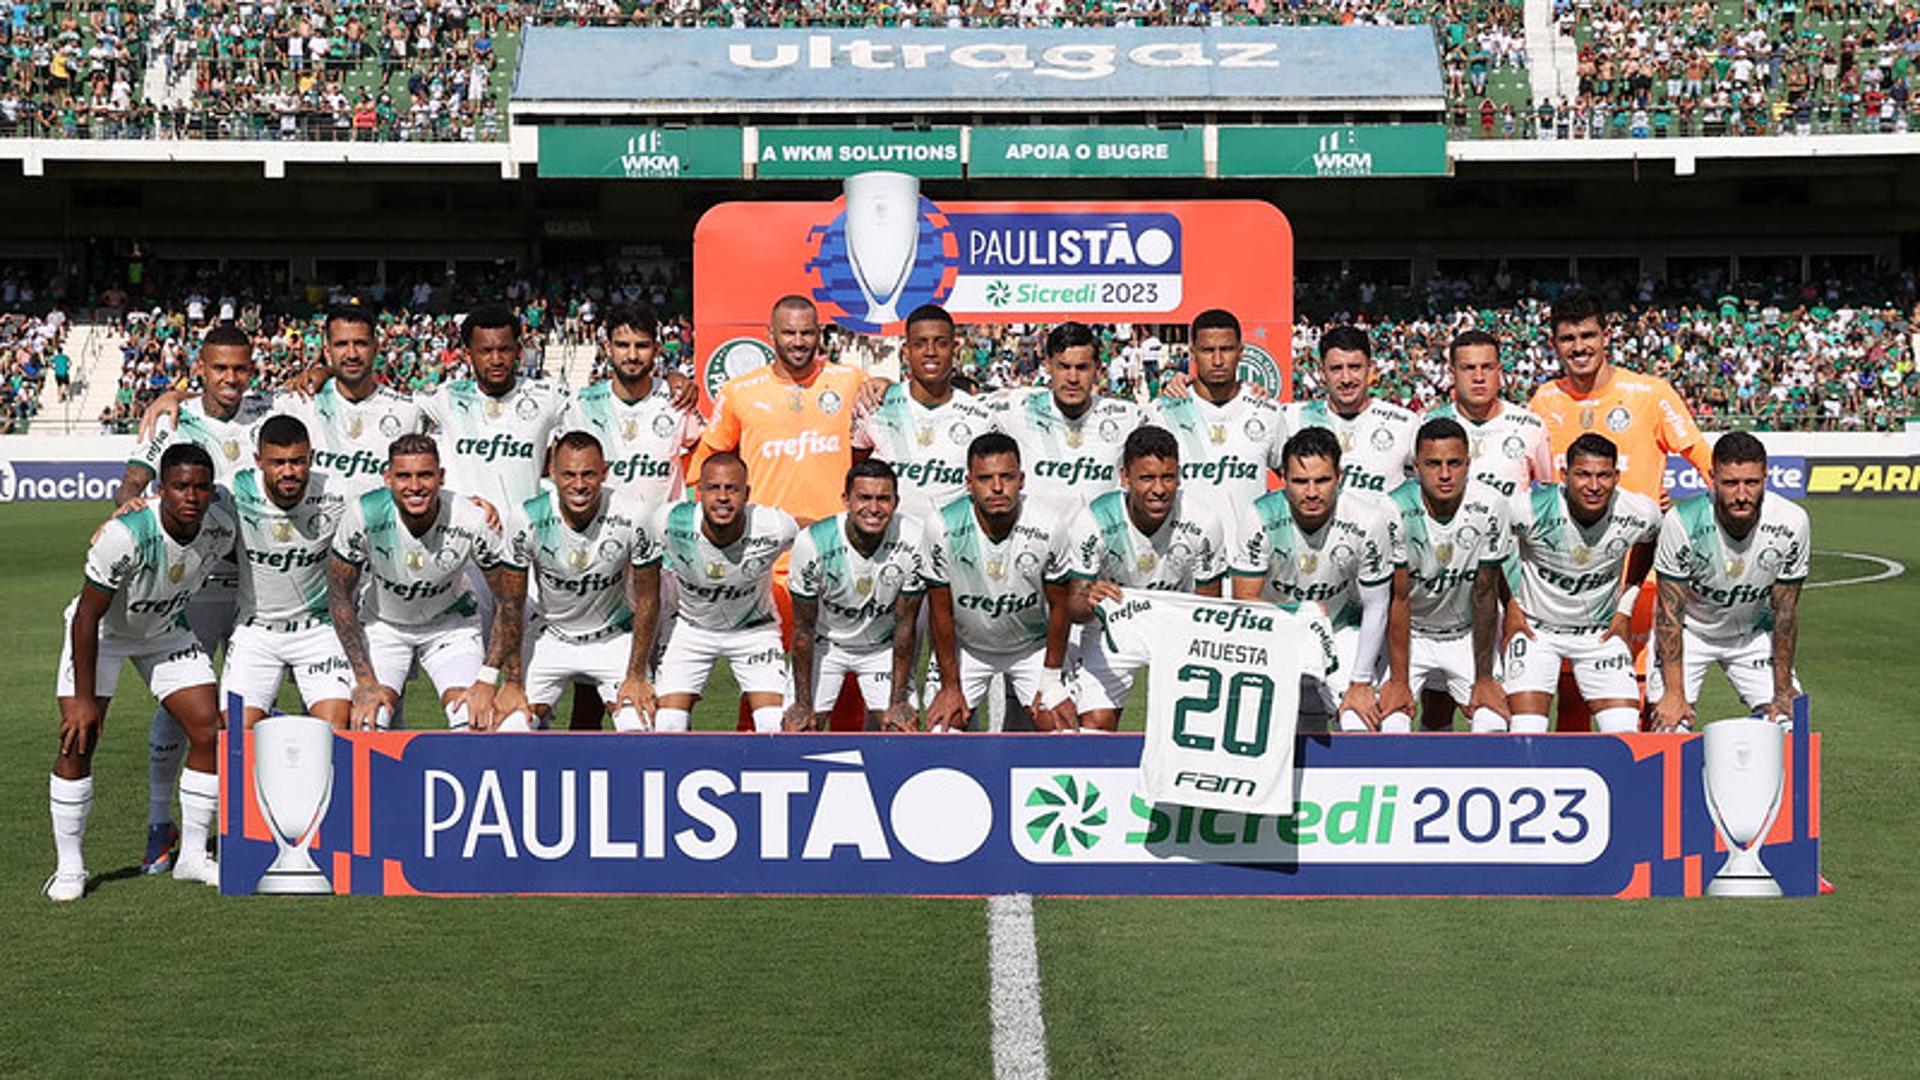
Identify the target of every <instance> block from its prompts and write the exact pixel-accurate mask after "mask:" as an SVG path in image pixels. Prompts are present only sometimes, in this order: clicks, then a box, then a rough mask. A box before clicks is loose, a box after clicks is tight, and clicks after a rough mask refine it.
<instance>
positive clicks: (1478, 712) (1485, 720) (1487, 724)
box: [1473, 708, 1507, 735]
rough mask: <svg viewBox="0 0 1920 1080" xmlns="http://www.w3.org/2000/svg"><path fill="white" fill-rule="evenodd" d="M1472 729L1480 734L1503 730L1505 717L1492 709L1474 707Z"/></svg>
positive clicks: (1504, 728)
mask: <svg viewBox="0 0 1920 1080" xmlns="http://www.w3.org/2000/svg"><path fill="white" fill-rule="evenodd" d="M1473 730H1474V731H1476V732H1478V733H1480V734H1482V735H1485V734H1489V733H1492V732H1499V731H1505V730H1507V720H1506V717H1504V716H1501V715H1500V714H1499V713H1497V712H1494V711H1493V710H1492V709H1486V708H1481V709H1475V710H1474V711H1473Z"/></svg>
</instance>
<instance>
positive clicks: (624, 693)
mask: <svg viewBox="0 0 1920 1080" xmlns="http://www.w3.org/2000/svg"><path fill="white" fill-rule="evenodd" d="M659 708H660V703H659V701H658V700H657V699H656V698H655V697H654V693H653V683H652V682H650V681H648V680H647V679H646V677H645V676H633V677H630V678H628V679H627V680H626V681H625V682H623V683H621V684H620V697H619V699H618V700H617V701H616V702H615V703H614V711H616V712H618V711H619V710H621V709H632V710H633V711H634V714H635V715H636V716H637V717H639V720H640V729H641V730H642V731H651V730H653V714H654V713H655V712H657V711H658V710H659Z"/></svg>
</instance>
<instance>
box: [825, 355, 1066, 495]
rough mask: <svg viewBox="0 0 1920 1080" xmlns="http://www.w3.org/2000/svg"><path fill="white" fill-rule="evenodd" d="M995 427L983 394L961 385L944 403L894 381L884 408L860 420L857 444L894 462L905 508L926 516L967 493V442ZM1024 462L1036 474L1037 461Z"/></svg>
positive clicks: (856, 428)
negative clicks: (929, 401) (925, 399)
mask: <svg viewBox="0 0 1920 1080" xmlns="http://www.w3.org/2000/svg"><path fill="white" fill-rule="evenodd" d="M992 430H994V414H993V410H992V409H991V408H990V407H989V406H988V404H987V402H986V400H985V399H983V398H977V397H974V396H973V395H972V394H968V393H964V392H962V391H959V390H955V391H954V392H953V396H952V397H950V398H948V399H947V400H946V402H945V403H944V404H940V405H933V406H927V405H922V404H920V403H919V402H918V401H915V400H914V399H913V395H912V394H911V393H909V392H908V388H907V386H906V385H905V384H903V383H894V384H893V385H892V386H890V387H888V388H887V396H886V397H884V398H882V399H881V401H880V407H879V408H877V409H875V410H874V411H873V412H871V413H869V414H867V415H866V416H864V417H861V418H859V419H857V420H855V421H854V423H853V445H854V447H855V448H856V449H863V450H864V449H871V450H872V451H873V456H874V457H876V458H879V459H880V460H881V461H884V462H886V463H887V464H889V465H891V466H893V471H894V472H895V473H897V474H899V477H900V512H901V513H903V514H907V515H909V516H911V517H914V518H917V519H919V520H921V521H925V520H927V519H928V518H930V517H932V516H933V515H934V514H936V513H938V512H939V509H940V508H941V507H943V506H945V505H947V504H948V503H950V502H952V501H953V500H955V499H957V498H960V497H961V496H962V495H965V494H966V493H967V447H969V446H971V445H973V440H974V439H976V438H978V437H980V436H982V435H985V434H986V433H987V432H989V431H992ZM1022 465H1023V467H1024V468H1026V470H1027V475H1029V476H1031V475H1033V466H1032V463H1030V462H1022Z"/></svg>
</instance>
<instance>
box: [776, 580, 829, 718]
mask: <svg viewBox="0 0 1920 1080" xmlns="http://www.w3.org/2000/svg"><path fill="white" fill-rule="evenodd" d="M819 621H820V604H819V601H816V600H809V599H807V598H805V597H803V596H798V595H796V596H794V597H793V642H792V644H791V645H790V646H789V652H790V656H789V659H790V660H791V661H792V663H793V702H792V704H790V705H788V706H787V712H786V715H785V716H783V717H782V718H781V720H780V728H781V730H783V731H815V730H818V728H819V725H818V724H816V723H815V722H814V716H813V649H814V638H815V635H816V634H817V632H818V626H819Z"/></svg>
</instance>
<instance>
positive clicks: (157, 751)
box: [147, 708, 187, 825]
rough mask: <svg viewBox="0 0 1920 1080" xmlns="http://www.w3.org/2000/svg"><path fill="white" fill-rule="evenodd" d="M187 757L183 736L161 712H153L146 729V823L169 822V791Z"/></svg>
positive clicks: (170, 818) (165, 713)
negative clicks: (181, 763)
mask: <svg viewBox="0 0 1920 1080" xmlns="http://www.w3.org/2000/svg"><path fill="white" fill-rule="evenodd" d="M186 754H187V733H186V732H185V731H183V730H182V729H181V727H180V722H179V721H178V720H175V719H174V718H173V714H172V713H169V712H168V711H167V710H165V709H160V708H156V709H154V710H153V720H152V722H151V723H150V724H149V725H148V726H147V794H148V803H147V824H148V825H166V824H170V823H171V822H172V821H173V788H174V785H175V784H176V783H177V782H179V779H180V762H181V760H182V759H183V758H185V757H186Z"/></svg>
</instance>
